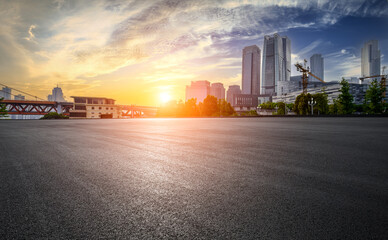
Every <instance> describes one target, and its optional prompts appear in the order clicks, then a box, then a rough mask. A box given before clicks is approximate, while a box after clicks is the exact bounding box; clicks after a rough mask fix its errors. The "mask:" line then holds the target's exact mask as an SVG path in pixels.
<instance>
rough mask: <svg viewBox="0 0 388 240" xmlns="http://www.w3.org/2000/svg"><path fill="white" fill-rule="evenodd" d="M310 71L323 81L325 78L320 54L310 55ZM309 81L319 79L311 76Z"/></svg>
mask: <svg viewBox="0 0 388 240" xmlns="http://www.w3.org/2000/svg"><path fill="white" fill-rule="evenodd" d="M310 72H311V73H313V74H314V75H315V76H317V77H319V78H320V79H322V80H323V81H324V80H325V79H324V64H323V57H322V55H321V54H314V55H312V56H311V57H310ZM311 81H313V82H316V81H319V80H318V79H316V78H314V77H313V78H311Z"/></svg>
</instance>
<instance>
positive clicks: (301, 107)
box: [292, 93, 312, 115]
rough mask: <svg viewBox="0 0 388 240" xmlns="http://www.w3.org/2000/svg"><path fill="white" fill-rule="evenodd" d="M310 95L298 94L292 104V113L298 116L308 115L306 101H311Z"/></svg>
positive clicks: (308, 110)
mask: <svg viewBox="0 0 388 240" xmlns="http://www.w3.org/2000/svg"><path fill="white" fill-rule="evenodd" d="M311 97H312V95H311V94H310V93H307V94H304V93H301V94H299V95H298V96H297V97H296V99H295V103H294V107H293V108H292V111H294V112H295V113H296V114H298V115H307V114H309V113H310V107H309V104H308V101H309V100H310V99H311Z"/></svg>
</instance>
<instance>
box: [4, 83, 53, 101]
mask: <svg viewBox="0 0 388 240" xmlns="http://www.w3.org/2000/svg"><path fill="white" fill-rule="evenodd" d="M0 85H2V86H4V87H7V88H10V87H8V86H7V85H5V84H2V83H0ZM10 89H13V90H15V91H17V92H21V93H24V94H26V95H29V96H31V97H34V98H35V99H39V100H42V101H46V99H43V98H40V97H37V96H34V95H32V94H29V93H26V92H23V91H21V90H18V89H16V88H10ZM1 91H2V92H5V91H3V90H1ZM6 93H7V92H6ZM9 94H11V93H9ZM11 95H13V94H11ZM14 96H15V95H14Z"/></svg>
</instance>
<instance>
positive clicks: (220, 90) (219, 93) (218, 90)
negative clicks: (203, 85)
mask: <svg viewBox="0 0 388 240" xmlns="http://www.w3.org/2000/svg"><path fill="white" fill-rule="evenodd" d="M210 95H212V96H214V97H216V98H217V99H224V100H225V88H224V84H222V83H212V85H211V87H210Z"/></svg>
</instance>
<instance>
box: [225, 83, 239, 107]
mask: <svg viewBox="0 0 388 240" xmlns="http://www.w3.org/2000/svg"><path fill="white" fill-rule="evenodd" d="M236 94H241V89H240V86H239V85H231V86H229V88H228V91H227V92H226V101H227V102H228V103H230V104H231V105H232V106H234V100H233V99H234V97H233V96H234V95H236Z"/></svg>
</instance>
